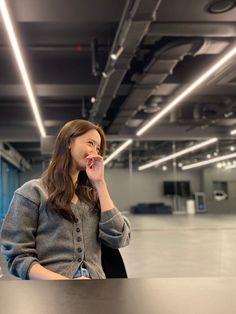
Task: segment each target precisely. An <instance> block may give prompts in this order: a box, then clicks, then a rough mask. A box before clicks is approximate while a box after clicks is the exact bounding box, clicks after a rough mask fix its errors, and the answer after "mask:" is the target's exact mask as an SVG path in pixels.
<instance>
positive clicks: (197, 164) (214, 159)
mask: <svg viewBox="0 0 236 314" xmlns="http://www.w3.org/2000/svg"><path fill="white" fill-rule="evenodd" d="M235 157H236V153H233V154H229V155H224V156H219V157H216V158H212V159H210V160H204V161H200V162H196V163H194V164H191V165H186V166H183V167H182V170H189V169H193V168H197V167H201V166H205V165H209V164H213V163H215V162H218V161H222V160H226V159H231V158H235Z"/></svg>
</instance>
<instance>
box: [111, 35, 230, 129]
mask: <svg viewBox="0 0 236 314" xmlns="http://www.w3.org/2000/svg"><path fill="white" fill-rule="evenodd" d="M206 41H207V43H208V44H207V45H206ZM216 42H217V44H218V45H219V43H220V42H219V40H216V41H214V40H208V39H203V38H192V39H188V40H187V39H176V40H175V41H173V40H172V41H171V42H168V43H167V44H166V45H165V46H162V48H161V49H159V45H158V43H157V45H156V49H157V50H156V51H155V50H154V51H153V52H152V54H151V53H150V57H149V62H148V64H147V65H146V66H145V67H144V70H143V75H142V76H141V77H140V79H139V82H138V83H137V84H136V86H135V87H134V88H133V89H132V92H131V93H130V94H129V96H128V97H127V98H126V100H125V102H124V103H123V104H122V106H121V107H120V111H119V113H118V114H117V116H116V118H115V120H114V121H113V123H112V126H111V127H110V128H109V132H111V133H113V132H119V131H120V134H121V133H122V132H124V130H122V126H125V125H126V122H127V121H128V120H129V119H130V118H132V117H134V116H135V112H137V111H138V108H142V106H143V104H144V103H145V102H146V101H147V99H148V98H149V97H150V96H151V95H152V94H153V95H156V96H158V89H159V88H161V85H162V84H163V82H164V81H165V80H166V78H167V77H168V76H169V75H171V74H172V72H173V70H174V68H175V66H176V65H177V63H178V62H180V61H182V60H183V58H184V57H185V56H186V55H193V56H195V55H197V54H198V53H199V52H200V51H203V48H202V47H205V48H206V46H207V47H208V49H207V51H209V52H211V49H210V45H215V43H216ZM223 42H224V43H225V40H223ZM229 43H230V42H228V44H229ZM221 48H222V49H224V48H225V45H221ZM204 51H206V49H204ZM176 88H178V87H176ZM173 92H174V91H170V93H173ZM166 96H168V95H166ZM132 110H133V111H132ZM127 112H129V115H127V114H126V113H127ZM123 129H124V127H123Z"/></svg>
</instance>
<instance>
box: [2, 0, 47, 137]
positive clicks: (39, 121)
mask: <svg viewBox="0 0 236 314" xmlns="http://www.w3.org/2000/svg"><path fill="white" fill-rule="evenodd" d="M0 11H1V15H2V18H3V21H4V24H5V27H6V30H7V33H8V37H9V40H10V43H11V46H12V49H13V52H14V55H15V58H16V62H17V64H18V67H19V70H20V73H21V76H22V79H23V82H24V85H25V89H26V92H27V94H28V97H29V100H30V104H31V107H32V109H33V113H34V116H35V119H36V122H37V125H38V128H39V130H40V133H41V136H43V137H45V136H46V132H45V130H44V127H43V123H42V119H41V117H40V114H39V110H38V105H37V103H36V99H35V96H34V93H33V90H32V87H31V84H30V80H29V76H28V73H27V71H26V67H25V64H24V61H23V57H22V53H21V51H20V47H19V44H18V41H17V39H16V34H15V31H14V28H13V25H12V22H11V19H10V15H9V12H8V9H7V5H6V2H5V0H0Z"/></svg>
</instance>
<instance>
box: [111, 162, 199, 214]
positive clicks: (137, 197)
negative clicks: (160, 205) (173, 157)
mask: <svg viewBox="0 0 236 314" xmlns="http://www.w3.org/2000/svg"><path fill="white" fill-rule="evenodd" d="M201 176H202V173H201V171H178V172H177V173H176V175H175V176H174V175H173V172H172V171H162V170H161V169H160V168H157V169H155V168H153V169H151V170H144V171H136V170H134V171H133V173H132V174H130V173H129V169H107V170H106V179H107V183H108V185H109V190H110V193H111V196H112V198H113V201H114V202H115V204H116V205H117V206H118V207H119V209H120V210H128V209H129V207H130V206H132V205H135V204H137V203H139V202H142V203H145V202H164V203H165V204H166V205H171V206H174V205H175V204H176V203H175V201H176V200H175V201H174V200H173V198H172V197H166V196H163V181H168V180H170V181H171V180H185V181H190V182H191V188H192V192H193V193H194V192H199V191H201V179H202V178H201ZM177 207H178V208H177V209H178V210H180V211H182V210H185V209H186V199H184V198H181V199H179V200H178V204H177Z"/></svg>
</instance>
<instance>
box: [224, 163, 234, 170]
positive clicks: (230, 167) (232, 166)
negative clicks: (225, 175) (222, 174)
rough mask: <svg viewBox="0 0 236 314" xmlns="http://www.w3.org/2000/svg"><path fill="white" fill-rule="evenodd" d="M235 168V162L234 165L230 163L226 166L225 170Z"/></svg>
mask: <svg viewBox="0 0 236 314" xmlns="http://www.w3.org/2000/svg"><path fill="white" fill-rule="evenodd" d="M234 168H236V165H235V164H233V165H228V166H226V167H225V170H229V169H234Z"/></svg>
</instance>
